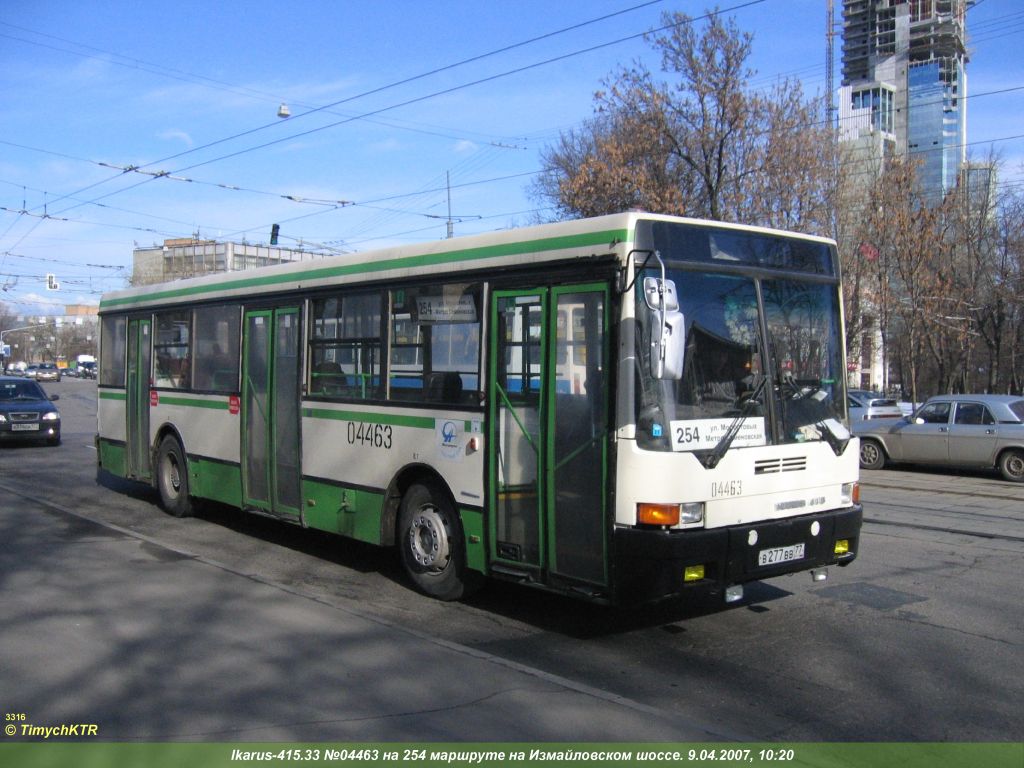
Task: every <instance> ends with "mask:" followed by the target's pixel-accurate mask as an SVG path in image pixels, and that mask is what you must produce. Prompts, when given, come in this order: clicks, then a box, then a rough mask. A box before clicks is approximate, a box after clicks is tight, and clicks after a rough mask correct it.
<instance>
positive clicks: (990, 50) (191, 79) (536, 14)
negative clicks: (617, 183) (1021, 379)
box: [0, 0, 1024, 314]
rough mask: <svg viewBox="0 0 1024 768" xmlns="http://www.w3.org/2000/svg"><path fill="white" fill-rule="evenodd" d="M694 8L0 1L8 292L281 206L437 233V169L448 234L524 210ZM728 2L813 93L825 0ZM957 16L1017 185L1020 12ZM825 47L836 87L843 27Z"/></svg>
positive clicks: (212, 232) (15, 304) (19, 292)
mask: <svg viewBox="0 0 1024 768" xmlns="http://www.w3.org/2000/svg"><path fill="white" fill-rule="evenodd" d="M841 5H842V3H841V0H836V6H837V8H836V16H837V21H838V20H839V19H840V17H841V12H840V9H841ZM705 7H706V5H705V3H703V2H688V1H687V0H674V1H672V2H654V3H647V4H644V3H643V0H546V1H545V2H540V1H537V0H519V1H518V2H511V1H509V2H499V1H492V2H485V1H484V0H437V1H436V2H412V1H411V0H410V1H399V0H395V1H394V2H376V3H367V2H363V3H356V2H344V1H343V0H337V1H335V2H327V1H325V0H323V1H314V0H307V1H304V0H295V2H291V3H282V2H279V1H278V2H268V1H264V0H250V1H249V2H244V1H243V0H224V1H222V2H210V0H174V2H169V1H168V0H147V1H146V2H127V1H119V2H115V1H114V0H105V1H96V0H93V1H91V2H90V1H88V0H84V1H83V0H33V1H32V2H29V1H28V0H3V2H2V3H0V93H2V94H3V95H4V105H3V108H2V109H0V207H2V208H3V209H6V210H0V287H2V288H3V291H2V292H0V301H2V302H4V303H6V304H7V305H8V308H9V309H10V310H12V311H14V312H15V313H17V314H38V313H43V312H45V313H51V314H52V313H57V314H60V313H61V312H62V307H63V305H65V304H74V303H96V302H98V300H99V295H100V293H101V292H102V291H104V290H110V289H114V288H119V287H121V286H122V285H123V280H124V276H125V275H126V274H127V272H128V271H130V264H131V253H132V249H133V247H134V246H135V244H139V245H142V246H146V245H152V244H158V243H161V242H162V241H163V240H164V238H167V237H188V236H190V235H192V234H193V233H196V232H198V233H199V235H200V236H201V237H204V238H206V237H210V238H224V239H233V240H241V239H243V238H244V239H246V240H247V241H248V242H251V243H266V242H268V240H269V237H270V227H271V224H272V223H274V222H278V223H280V226H281V238H280V242H281V244H282V245H287V246H295V245H297V244H299V243H302V244H304V245H306V246H308V247H319V246H326V247H330V248H336V249H344V250H368V249H371V248H376V247H382V246H390V245H395V244H402V243H408V242H416V241H422V240H432V239H439V238H442V237H444V236H445V230H446V221H445V220H446V218H447V214H448V202H447V193H446V191H445V186H446V178H450V181H451V207H452V215H453V218H454V219H455V220H456V223H455V233H456V235H459V234H472V233H476V232H482V231H489V230H494V229H500V228H506V227H510V226H516V225H522V224H528V223H530V222H531V221H532V220H533V218H534V216H535V209H536V208H537V206H538V205H539V202H538V201H537V200H535V199H532V198H531V197H530V194H529V191H528V188H529V185H530V182H531V180H532V178H533V176H532V175H533V174H534V173H535V172H536V171H537V170H538V168H539V153H540V151H541V150H542V149H543V148H544V147H545V146H548V145H550V144H551V143H552V142H553V141H554V140H555V139H556V138H557V137H558V135H559V133H560V132H562V131H565V130H567V129H569V128H572V127H574V126H577V125H579V123H580V122H581V121H583V120H585V119H586V118H587V117H589V116H590V115H591V112H592V105H593V92H594V91H595V90H596V89H598V88H599V87H600V83H601V80H602V78H604V77H606V76H607V75H608V74H609V73H611V72H613V71H614V70H615V69H616V68H617V67H618V66H619V65H621V64H628V63H630V62H631V61H633V60H634V59H641V60H643V61H644V62H645V63H646V64H647V65H648V66H649V67H650V68H651V69H655V70H656V69H657V68H658V60H657V57H656V56H655V54H654V53H653V52H652V51H651V49H650V47H649V46H647V45H646V44H645V43H644V42H643V41H642V40H641V39H639V38H637V37H636V36H637V35H640V34H641V33H643V32H644V31H646V30H648V29H650V28H651V27H654V26H657V25H658V24H659V21H660V15H661V13H662V12H664V11H671V10H681V11H684V12H686V13H689V14H691V15H694V16H697V15H700V14H702V13H703V12H704V9H705ZM720 7H721V8H722V9H729V8H734V10H732V11H730V15H732V16H734V17H735V19H736V21H737V23H738V25H739V26H740V27H741V28H742V29H745V30H747V31H750V32H752V33H753V34H754V53H753V57H752V61H751V64H752V65H753V67H754V68H756V69H757V70H758V75H757V77H756V78H755V80H754V85H755V86H756V87H765V88H767V87H769V86H770V85H771V83H772V82H773V81H774V80H775V79H777V78H779V77H783V76H788V77H794V78H798V79H800V80H801V81H802V82H803V84H804V90H805V92H806V93H808V94H812V93H816V92H820V91H821V90H823V89H824V86H825V0H760V1H756V0H755V2H752V3H750V2H745V1H744V0H733V1H732V2H722V4H721V6H720ZM602 17H607V18H603V19H602ZM591 21H593V23H586V22H591ZM576 25H582V26H578V27H576V28H575V29H570V30H568V31H564V32H560V30H565V29H566V28H569V27H574V26H576ZM975 30H976V31H975ZM551 33H558V34H551ZM968 33H969V35H970V41H971V42H970V46H971V52H972V57H971V62H970V64H969V65H968V87H969V93H970V94H971V95H972V98H971V99H970V102H969V107H968V115H969V124H968V140H969V142H970V143H971V146H970V148H969V151H970V152H971V154H972V155H974V156H976V157H985V156H987V155H988V153H989V150H990V148H991V149H994V150H995V151H997V152H999V153H1000V154H1001V155H1002V156H1003V159H1004V160H1005V162H1006V168H1005V169H1004V177H1003V180H1004V182H1007V183H1014V182H1015V181H1019V180H1020V179H1021V178H1022V175H1024V174H1022V171H1021V166H1022V163H1024V137H1022V134H1024V90H1010V91H1008V92H1003V93H992V92H997V91H1006V89H1022V88H1024V66H1022V65H1021V64H1020V58H1019V49H1020V47H1021V43H1022V42H1024V8H1022V6H1021V5H1020V3H1019V0H982V2H980V3H979V4H978V5H977V6H976V7H975V8H973V9H972V10H971V11H969V15H968ZM534 38H541V39H538V40H536V41H534V42H531V43H528V44H525V45H521V46H519V45H517V44H519V43H523V42H524V41H528V40H533V39H534ZM629 38H632V39H629ZM510 46H516V47H510ZM502 49H505V50H502ZM495 51H500V52H498V53H495V54H494V55H489V56H486V54H490V53H492V52H495ZM474 57H483V58H476V60H474V61H471V62H470V63H467V64H464V65H461V66H455V67H451V66H450V65H453V64H456V63H458V62H461V61H464V60H467V59H471V58H474ZM835 61H836V64H835V66H836V72H835V80H836V83H837V84H838V82H839V79H840V76H841V72H840V70H841V41H840V40H839V39H838V38H837V39H836V53H835ZM430 73H432V74H430ZM478 81H483V82H478ZM473 83H476V84H473ZM975 94H978V95H977V96H974V95H975ZM981 94H991V95H981ZM281 103H286V104H288V106H289V108H290V110H291V113H292V117H291V118H288V119H285V120H282V119H279V118H277V117H276V113H277V109H278V106H279V105H280V104H281ZM326 105H334V106H330V107H328V108H327V109H321V108H322V107H325V106H326ZM1011 137H1015V138H1011ZM132 166H134V167H137V168H138V169H139V171H141V172H139V171H128V172H124V171H123V170H122V169H125V168H128V167H132ZM161 172H166V173H167V174H169V176H167V177H163V178H155V177H154V176H153V175H152V174H155V173H161ZM350 203H354V204H350ZM21 211H25V212H24V213H22V212H21ZM47 273H53V274H55V275H56V276H57V279H58V280H59V281H60V285H61V288H60V290H59V291H55V292H47V291H46V290H45V275H46V274H47Z"/></svg>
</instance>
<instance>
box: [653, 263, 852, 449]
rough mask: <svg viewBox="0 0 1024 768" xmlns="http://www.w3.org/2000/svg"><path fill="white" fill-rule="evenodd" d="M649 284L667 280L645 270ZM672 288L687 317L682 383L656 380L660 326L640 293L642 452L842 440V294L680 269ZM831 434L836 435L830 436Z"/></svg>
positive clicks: (800, 283)
mask: <svg viewBox="0 0 1024 768" xmlns="http://www.w3.org/2000/svg"><path fill="white" fill-rule="evenodd" d="M644 277H654V278H660V271H658V270H650V269H649V270H646V271H645V272H644V273H643V274H642V276H641V277H640V278H639V279H638V280H637V283H638V284H641V285H642V284H643V282H644V280H643V278H644ZM666 278H667V280H669V281H671V282H672V283H674V286H675V292H676V295H677V297H678V311H679V313H680V314H681V315H682V320H681V322H682V325H683V328H684V334H685V347H684V351H683V360H682V373H681V376H679V378H678V379H657V378H655V374H654V373H653V372H652V366H651V365H650V355H651V354H657V352H656V349H657V334H658V333H659V331H660V328H659V326H660V325H661V319H660V317H661V316H660V315H659V313H658V312H656V311H652V310H651V309H650V305H649V303H647V302H646V301H645V297H644V296H643V290H642V287H641V288H637V290H636V307H637V314H636V317H637V361H638V365H637V366H636V369H637V385H636V408H637V414H636V416H637V440H638V442H639V444H640V446H641V447H643V448H647V449H649V450H662V451H668V450H674V451H696V452H700V451H710V450H715V449H720V448H721V445H722V443H723V438H724V437H725V436H726V435H727V434H729V433H732V434H731V437H730V438H729V439H728V440H727V441H726V442H728V444H729V445H731V446H732V447H745V446H757V445H778V444H784V443H794V442H805V441H809V440H829V441H830V442H831V440H832V437H833V435H835V436H839V437H841V436H842V435H836V434H835V433H841V432H843V428H842V427H841V425H839V424H838V422H839V421H841V420H842V419H843V418H844V409H843V403H844V402H845V394H844V390H843V387H844V385H843V380H844V376H843V370H842V342H841V335H840V331H841V328H840V306H839V294H838V290H837V287H836V286H835V285H834V284H830V283H823V282H814V281H807V280H801V279H795V278H792V277H751V276H743V275H735V274H728V273H718V272H706V271H699V270H691V269H683V268H680V267H678V266H676V267H675V268H673V267H671V266H670V267H669V269H668V270H667V273H666ZM652 334H653V336H652ZM652 350H654V351H653V352H652ZM826 422H827V423H828V425H826ZM830 427H832V429H831V431H832V432H833V435H830V434H826V433H824V431H825V430H829V429H830Z"/></svg>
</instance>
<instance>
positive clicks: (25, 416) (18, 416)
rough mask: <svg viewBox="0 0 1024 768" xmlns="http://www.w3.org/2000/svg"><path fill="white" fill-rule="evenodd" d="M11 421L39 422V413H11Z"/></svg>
mask: <svg viewBox="0 0 1024 768" xmlns="http://www.w3.org/2000/svg"><path fill="white" fill-rule="evenodd" d="M8 415H9V416H10V417H11V421H39V414H38V413H11V414H8Z"/></svg>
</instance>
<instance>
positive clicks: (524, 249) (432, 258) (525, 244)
mask: <svg viewBox="0 0 1024 768" xmlns="http://www.w3.org/2000/svg"><path fill="white" fill-rule="evenodd" d="M628 237H629V232H628V230H625V229H612V230H606V231H603V232H584V233H582V234H579V235H565V236H562V237H548V238H543V239H541V240H526V241H522V242H515V243H502V244H499V245H486V246H481V247H479V248H467V249H466V250H462V251H445V252H443V253H427V254H420V255H417V256H403V257H400V258H394V259H382V260H380V261H374V262H367V263H363V264H342V265H339V266H333V267H321V268H320V269H310V270H307V271H304V272H289V273H288V274H285V275H265V276H261V277H248V278H239V279H237V280H227V281H224V282H218V283H213V284H210V285H199V286H194V287H189V288H175V289H171V290H166V291H156V292H153V293H149V294H147V295H145V296H126V297H122V298H117V299H106V300H104V301H101V302H100V310H106V309H111V308H113V307H118V306H121V305H124V304H149V303H152V302H154V301H160V300H163V299H178V298H185V297H186V296H198V295H201V294H207V293H217V292H220V291H232V290H238V289H240V288H261V287H264V286H268V285H277V284H285V283H289V282H304V281H309V280H323V279H325V278H331V277H348V276H352V275H359V274H372V273H374V272H385V271H387V270H390V269H408V268H412V267H437V266H442V265H445V264H457V263H459V262H463V261H476V260H479V259H493V258H497V257H500V256H518V255H521V254H524V253H536V252H540V251H560V250H566V249H569V248H583V247H587V246H594V245H604V246H607V245H608V244H609V243H612V242H615V241H622V240H626V239H628Z"/></svg>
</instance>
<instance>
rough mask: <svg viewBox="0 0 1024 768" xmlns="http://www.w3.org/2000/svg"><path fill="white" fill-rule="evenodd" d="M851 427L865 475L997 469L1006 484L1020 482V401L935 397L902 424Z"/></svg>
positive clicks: (1023, 400) (1023, 447)
mask: <svg viewBox="0 0 1024 768" xmlns="http://www.w3.org/2000/svg"><path fill="white" fill-rule="evenodd" d="M851 426H852V431H853V434H854V435H855V436H856V437H859V438H860V465H861V467H863V468H864V469H881V468H882V467H883V466H885V464H886V462H888V461H892V462H910V463H915V464H937V465H941V466H948V467H965V468H967V467H976V468H996V469H998V470H999V472H1000V474H1002V476H1003V477H1004V478H1005V479H1006V480H1011V481H1013V482H1016V483H1020V482H1024V397H1021V396H1019V395H938V396H936V397H932V398H930V399H928V400H927V401H926V402H925V403H924V405H922V406H921V407H920V408H918V409H917V410H916V411H915V412H914V413H913V414H912V415H911V416H908V417H906V418H901V419H896V420H889V419H879V420H874V421H852V420H851Z"/></svg>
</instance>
